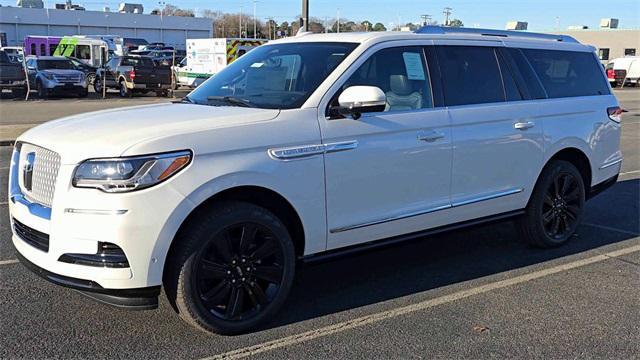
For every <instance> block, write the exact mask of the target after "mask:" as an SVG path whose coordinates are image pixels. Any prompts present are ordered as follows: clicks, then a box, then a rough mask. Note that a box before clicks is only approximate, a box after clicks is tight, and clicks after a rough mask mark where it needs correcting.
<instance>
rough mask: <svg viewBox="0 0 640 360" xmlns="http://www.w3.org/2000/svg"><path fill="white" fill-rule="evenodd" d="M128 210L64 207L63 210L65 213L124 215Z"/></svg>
mask: <svg viewBox="0 0 640 360" xmlns="http://www.w3.org/2000/svg"><path fill="white" fill-rule="evenodd" d="M128 211H129V210H94V209H73V208H66V209H64V212H65V213H67V214H83V215H124V214H126V213H127V212H128Z"/></svg>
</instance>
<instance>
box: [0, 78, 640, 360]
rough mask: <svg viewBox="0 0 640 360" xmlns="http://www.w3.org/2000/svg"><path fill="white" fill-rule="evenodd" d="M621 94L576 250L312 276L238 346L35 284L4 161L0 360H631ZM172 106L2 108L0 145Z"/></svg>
mask: <svg viewBox="0 0 640 360" xmlns="http://www.w3.org/2000/svg"><path fill="white" fill-rule="evenodd" d="M616 95H617V96H618V98H619V100H620V101H621V103H622V105H623V107H624V108H626V109H628V110H630V113H628V114H626V116H625V118H624V119H623V133H622V148H623V152H624V155H625V162H624V163H623V168H622V175H621V176H620V178H619V181H618V183H617V184H616V185H615V186H614V187H613V188H611V189H610V190H609V191H607V192H605V193H603V194H601V195H599V196H598V197H596V198H594V199H593V200H591V201H590V202H589V203H588V206H587V214H586V219H585V221H584V224H583V225H582V226H581V227H580V229H579V231H578V234H577V236H576V237H575V239H574V240H573V241H572V242H571V243H570V244H569V245H567V246H565V247H562V248H559V249H553V250H538V249H532V248H529V247H528V246H526V245H524V244H523V243H521V242H519V241H518V237H517V234H516V232H515V230H514V228H513V226H512V224H510V223H501V224H496V225H491V226H483V227H478V228H473V229H467V230H463V231H457V232H453V233H448V234H442V235H438V236H431V237H427V238H424V239H420V240H419V241H413V242H410V243H406V244H402V245H399V246H395V247H392V248H387V249H383V250H377V251H374V252H369V253H365V254H360V255H357V256H352V257H348V258H342V259H339V260H334V261H331V262H327V263H322V264H315V265H307V266H304V267H303V268H301V269H299V270H298V273H297V277H296V281H295V285H294V289H293V291H292V294H291V297H290V299H289V301H288V303H287V304H286V306H285V307H284V309H283V311H282V312H281V313H280V315H279V318H278V319H277V320H276V321H275V322H274V323H271V324H269V325H267V326H266V327H264V328H262V329H259V330H258V331H256V332H254V333H251V334H247V335H241V336H234V337H223V336H216V335H209V334H205V333H203V332H200V331H198V330H194V329H193V328H191V327H190V326H189V325H187V324H185V323H183V322H182V321H181V320H179V319H178V317H177V315H176V314H174V312H173V310H172V309H171V307H170V306H169V304H168V302H167V301H166V300H165V299H164V297H162V298H161V304H160V308H159V309H158V310H156V311H148V312H127V311H123V310H118V309H115V308H112V307H109V306H106V305H101V304H97V303H95V302H93V301H90V300H89V299H86V298H85V297H83V296H82V295H80V294H78V293H76V292H73V291H70V290H68V289H64V288H61V287H58V286H54V285H51V284H49V283H47V282H45V281H44V280H41V279H40V278H38V277H37V276H36V275H34V274H32V273H30V272H29V271H28V270H27V269H26V268H25V267H24V266H22V265H21V264H19V263H18V262H17V261H16V260H15V259H16V256H15V252H14V249H13V246H12V244H11V231H10V229H9V225H8V222H9V221H8V219H9V218H8V211H7V203H6V201H7V200H6V199H7V176H8V166H9V156H10V152H11V147H9V146H0V179H1V183H0V358H194V359H196V358H208V357H216V356H218V358H241V357H255V358H273V359H284V358H286V359H288V358H291V359H293V358H318V359H320V358H322V359H326V358H362V359H371V358H381V359H387V358H489V357H500V358H578V357H580V358H583V357H586V358H617V359H631V358H638V356H639V354H640V237H639V236H640V90H636V89H625V90H621V91H616ZM167 100H168V99H159V98H155V97H148V96H147V97H140V98H135V99H117V98H116V96H115V94H114V95H113V96H110V99H108V100H97V99H93V100H92V99H89V100H76V99H57V100H50V101H41V100H33V101H29V102H22V101H13V100H11V99H2V100H0V129H2V130H0V132H1V133H0V135H3V136H8V135H7V134H9V131H13V132H17V131H19V130H20V129H22V128H17V126H22V127H23V128H27V127H30V126H33V125H32V124H37V123H41V122H44V121H47V120H50V119H53V118H56V117H59V116H63V115H70V114H72V113H81V112H85V111H89V110H97V109H100V108H109V107H114V106H126V105H134V104H139V103H154V102H159V101H167ZM35 105H37V106H35ZM11 126H13V127H11Z"/></svg>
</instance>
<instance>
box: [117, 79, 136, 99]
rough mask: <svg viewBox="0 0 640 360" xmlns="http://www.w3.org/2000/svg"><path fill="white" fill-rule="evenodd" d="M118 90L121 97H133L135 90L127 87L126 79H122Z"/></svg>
mask: <svg viewBox="0 0 640 360" xmlns="http://www.w3.org/2000/svg"><path fill="white" fill-rule="evenodd" d="M118 90H119V91H118V92H119V94H120V97H123V98H130V97H133V91H131V90H130V89H129V88H127V85H126V84H125V82H124V81H120V83H119V84H118Z"/></svg>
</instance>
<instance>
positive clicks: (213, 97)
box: [187, 42, 358, 109]
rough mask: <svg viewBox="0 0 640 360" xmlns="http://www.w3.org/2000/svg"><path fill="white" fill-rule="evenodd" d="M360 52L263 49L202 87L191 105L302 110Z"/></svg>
mask: <svg viewBox="0 0 640 360" xmlns="http://www.w3.org/2000/svg"><path fill="white" fill-rule="evenodd" d="M357 46H358V44H352V43H313V42H312V43H295V44H294V43H292V44H278V45H265V46H261V47H258V48H256V49H254V50H252V51H249V52H248V53H247V54H246V55H244V56H242V57H241V58H239V59H238V60H236V61H235V62H233V63H232V64H231V65H229V66H228V67H226V68H225V69H224V70H222V71H221V72H219V73H218V74H216V75H215V76H213V77H211V78H210V79H209V80H207V81H206V82H205V83H203V84H202V85H200V86H199V87H198V88H196V89H195V90H194V91H193V92H191V94H189V95H188V97H187V100H188V101H190V102H192V103H196V104H202V105H220V101H224V105H236V106H241V104H244V105H245V106H251V107H258V108H268V109H294V108H299V107H300V106H302V104H304V102H305V101H306V100H307V99H308V98H309V96H311V94H312V93H313V92H314V91H315V90H316V88H317V87H318V86H319V85H320V84H321V83H322V81H324V79H326V78H327V76H329V74H331V72H333V70H334V69H335V68H336V67H337V66H338V65H340V63H341V62H342V61H343V60H344V58H345V57H347V55H349V54H350V53H351V51H353V49H355V48H356V47H357ZM229 99H232V100H233V101H229Z"/></svg>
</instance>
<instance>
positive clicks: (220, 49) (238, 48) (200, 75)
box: [175, 38, 267, 87]
mask: <svg viewBox="0 0 640 360" xmlns="http://www.w3.org/2000/svg"><path fill="white" fill-rule="evenodd" d="M266 43H267V40H265V39H238V38H214V39H187V57H186V61H183V62H181V63H180V64H179V65H176V68H175V73H176V75H177V76H176V78H177V83H178V85H184V86H189V87H197V86H198V85H200V84H202V83H203V82H204V81H205V80H207V79H208V78H210V77H211V76H213V75H215V74H216V73H218V72H219V71H221V70H222V69H224V68H225V67H227V66H229V65H230V64H232V63H233V62H234V61H235V60H237V59H238V58H239V57H241V56H242V55H244V54H246V53H247V52H249V51H251V50H253V49H255V48H256V47H258V46H260V45H263V44H266Z"/></svg>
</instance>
